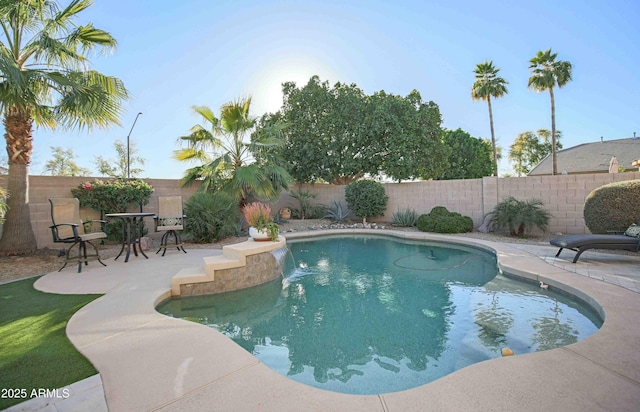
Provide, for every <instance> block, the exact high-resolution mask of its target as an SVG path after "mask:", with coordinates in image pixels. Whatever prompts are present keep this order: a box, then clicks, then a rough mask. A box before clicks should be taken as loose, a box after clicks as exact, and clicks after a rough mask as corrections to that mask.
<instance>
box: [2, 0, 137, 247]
mask: <svg viewBox="0 0 640 412" xmlns="http://www.w3.org/2000/svg"><path fill="white" fill-rule="evenodd" d="M91 4H92V3H91V1H90V0H72V1H71V2H70V3H69V4H68V5H67V6H66V7H64V8H62V9H60V8H59V7H58V4H57V2H55V1H50V0H30V1H24V0H5V1H2V2H0V26H2V29H3V30H2V34H0V50H1V52H0V113H1V114H2V116H3V123H4V127H5V131H6V133H5V139H6V142H7V154H8V156H9V178H8V187H7V189H8V192H9V194H10V197H9V199H8V207H9V209H8V211H7V216H6V223H5V225H4V235H3V237H2V239H1V240H0V253H2V254H23V253H28V252H31V251H33V250H35V249H36V238H35V235H34V233H33V229H32V227H31V218H30V210H29V197H28V193H29V182H28V176H29V164H30V163H31V154H32V151H33V122H34V121H35V122H36V124H37V125H38V126H43V127H48V128H54V127H56V126H61V127H63V128H80V129H82V128H85V127H86V128H89V129H91V128H94V127H106V126H109V125H111V124H117V123H118V116H119V114H120V111H121V102H122V100H123V99H125V98H127V90H126V89H125V87H124V85H123V84H122V82H121V81H120V80H119V79H117V78H115V77H109V76H105V75H103V74H100V73H98V72H96V71H92V70H88V69H87V67H88V66H89V61H88V59H87V57H86V55H87V53H89V52H92V51H93V50H95V49H98V50H104V51H108V50H109V49H112V48H114V47H115V46H116V41H115V39H114V38H113V37H112V36H111V35H110V34H109V33H107V32H105V31H104V30H100V29H97V28H95V27H94V26H93V25H92V24H90V23H89V24H86V25H78V24H76V23H75V22H74V19H75V18H76V17H77V16H78V14H79V13H81V12H82V11H84V10H85V9H87V8H88V7H89V6H91Z"/></svg>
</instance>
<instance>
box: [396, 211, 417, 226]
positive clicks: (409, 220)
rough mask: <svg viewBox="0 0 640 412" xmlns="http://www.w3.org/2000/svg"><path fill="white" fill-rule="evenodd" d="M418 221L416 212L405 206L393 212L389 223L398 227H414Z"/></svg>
mask: <svg viewBox="0 0 640 412" xmlns="http://www.w3.org/2000/svg"><path fill="white" fill-rule="evenodd" d="M417 223H418V214H417V213H416V211H415V210H413V209H409V208H406V209H404V210H398V211H397V212H394V213H393V216H392V217H391V224H392V225H393V226H398V227H414V226H416V225H417Z"/></svg>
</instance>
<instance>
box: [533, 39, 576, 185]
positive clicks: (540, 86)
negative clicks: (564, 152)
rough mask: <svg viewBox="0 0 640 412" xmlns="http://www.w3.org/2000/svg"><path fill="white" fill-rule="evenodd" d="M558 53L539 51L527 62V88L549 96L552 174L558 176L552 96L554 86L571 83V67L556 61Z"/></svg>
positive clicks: (554, 113)
mask: <svg viewBox="0 0 640 412" xmlns="http://www.w3.org/2000/svg"><path fill="white" fill-rule="evenodd" d="M556 57H558V53H552V52H551V49H549V50H545V51H539V52H538V54H536V56H535V57H534V58H533V59H531V60H530V61H529V63H530V64H529V69H531V77H529V88H531V89H533V90H535V91H537V92H543V91H546V90H549V95H550V96H551V161H552V164H553V169H552V174H554V175H556V174H558V162H557V159H556V151H557V148H556V103H555V98H554V95H553V88H554V87H555V86H558V87H564V86H565V85H566V84H567V83H569V82H570V81H571V70H572V68H573V66H572V65H571V63H569V62H568V61H563V60H556Z"/></svg>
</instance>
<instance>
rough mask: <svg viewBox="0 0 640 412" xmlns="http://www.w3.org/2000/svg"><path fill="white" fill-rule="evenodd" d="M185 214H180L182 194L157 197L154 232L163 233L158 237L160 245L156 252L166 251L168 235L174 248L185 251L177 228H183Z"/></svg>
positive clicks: (163, 252)
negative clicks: (174, 245) (173, 242)
mask: <svg viewBox="0 0 640 412" xmlns="http://www.w3.org/2000/svg"><path fill="white" fill-rule="evenodd" d="M184 218H185V216H184V215H183V214H182V196H159V197H158V216H156V217H155V218H154V221H155V230H156V232H162V231H164V232H165V233H164V234H163V235H162V238H161V239H160V247H159V248H158V251H157V252H156V254H158V253H159V252H160V251H161V250H162V256H164V254H165V253H166V252H167V243H168V241H169V237H171V236H173V239H174V241H175V244H176V249H178V250H182V251H183V252H184V253H187V251H186V250H184V247H182V238H181V237H180V233H178V231H179V230H183V229H184V225H183V220H184Z"/></svg>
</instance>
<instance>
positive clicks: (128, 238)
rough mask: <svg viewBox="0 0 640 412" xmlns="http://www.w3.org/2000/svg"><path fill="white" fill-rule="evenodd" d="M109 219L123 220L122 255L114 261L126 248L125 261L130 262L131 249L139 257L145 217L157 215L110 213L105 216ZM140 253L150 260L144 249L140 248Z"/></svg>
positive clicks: (146, 213)
mask: <svg viewBox="0 0 640 412" xmlns="http://www.w3.org/2000/svg"><path fill="white" fill-rule="evenodd" d="M105 216H106V217H108V218H114V219H122V222H123V224H122V248H120V253H118V256H116V257H115V259H114V260H117V259H118V258H119V257H120V255H122V252H124V250H125V248H126V249H127V254H126V255H125V257H124V261H125V262H128V261H129V255H130V254H131V249H132V248H133V254H134V255H136V256H138V247H139V245H140V238H141V237H142V222H143V219H144V218H145V217H150V216H155V213H148V212H131V213H108V214H106V215H105ZM139 249H140V253H141V254H142V256H144V257H145V258H147V259H149V256H147V255H145V253H144V251H143V250H142V247H140V248H139Z"/></svg>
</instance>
